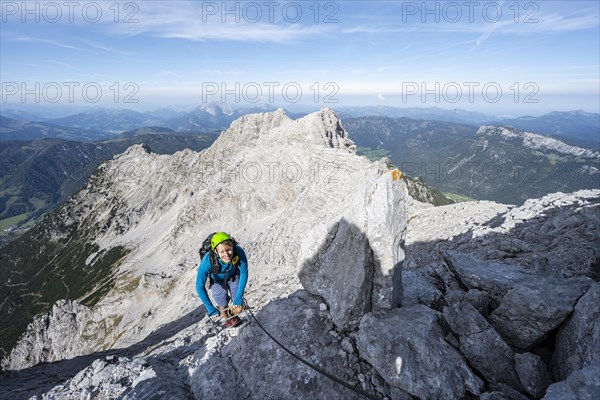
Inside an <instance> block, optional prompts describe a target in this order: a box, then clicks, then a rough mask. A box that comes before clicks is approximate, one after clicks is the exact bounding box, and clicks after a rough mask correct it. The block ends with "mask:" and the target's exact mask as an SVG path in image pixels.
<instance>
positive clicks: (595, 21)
mask: <svg viewBox="0 0 600 400" xmlns="http://www.w3.org/2000/svg"><path fill="white" fill-rule="evenodd" d="M224 4H225V3H223V2H221V1H215V2H211V1H209V2H177V1H169V2H166V1H165V2H163V1H137V2H115V1H107V2H103V1H81V2H80V1H74V2H70V3H69V2H63V1H56V2H28V3H24V2H21V1H2V5H1V11H2V24H1V27H2V29H1V37H0V39H1V50H0V51H1V53H0V56H1V61H0V67H1V73H2V103H3V105H4V106H6V105H7V104H12V103H21V104H22V105H23V104H33V103H35V104H40V103H42V104H44V103H47V104H56V103H62V104H70V102H71V101H72V102H73V104H79V105H103V106H108V107H119V108H132V109H138V110H150V109H156V108H158V107H161V106H173V107H184V106H197V105H198V104H200V103H202V102H203V101H211V100H212V101H222V100H224V101H227V102H229V103H231V104H233V105H235V104H240V105H241V104H243V103H247V102H250V103H252V104H257V105H258V104H265V103H272V104H273V105H281V106H284V107H288V108H292V107H293V106H300V105H311V106H330V107H333V108H335V107H336V106H357V105H387V106H398V107H441V108H463V109H466V110H473V111H481V112H485V113H490V114H495V115H526V114H530V115H540V114H543V113H545V112H549V111H552V110H560V111H566V110H575V109H583V110H585V111H588V112H598V111H599V97H600V72H599V71H600V61H599V53H600V50H599V49H600V43H599V41H600V19H599V18H600V17H599V14H600V10H599V7H600V6H599V2H597V1H583V2H576V1H537V2H531V1H523V2H517V1H506V2H502V1H500V2H484V1H465V2H461V1H457V2H433V1H431V2H427V3H425V2H422V1H418V2H401V1H381V2H377V1H368V2H367V1H321V2H315V1H307V2H302V1H297V2H280V1H271V2H268V1H255V2H228V3H226V4H225V6H224ZM84 88H85V91H84ZM98 88H99V89H100V91H98ZM316 94H318V99H316V98H315V95H316Z"/></svg>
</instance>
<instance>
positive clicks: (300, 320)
mask: <svg viewBox="0 0 600 400" xmlns="http://www.w3.org/2000/svg"><path fill="white" fill-rule="evenodd" d="M256 318H257V319H258V320H259V322H260V323H261V325H263V326H264V327H265V328H266V329H267V330H268V331H269V332H270V333H271V334H272V335H273V336H275V337H276V339H277V340H279V341H280V342H282V343H283V344H284V345H285V346H286V347H288V348H289V349H290V350H291V351H293V352H294V353H296V354H298V355H300V356H301V357H304V358H305V359H307V360H308V361H310V362H312V363H315V364H317V365H319V366H320V367H322V368H323V369H325V370H327V371H328V372H330V373H331V374H333V375H335V376H338V377H339V378H341V379H344V380H346V381H352V378H353V375H354V373H353V371H352V369H351V368H349V367H348V366H347V360H348V359H347V356H346V352H345V351H344V350H343V349H342V347H341V344H340V342H338V341H335V340H334V341H332V340H331V335H330V334H329V333H328V330H329V328H330V327H331V326H332V324H331V322H328V321H327V320H326V319H323V317H322V316H320V315H319V301H318V299H317V298H315V297H313V296H311V295H309V294H307V293H306V292H302V291H301V292H297V293H295V294H294V295H292V296H290V297H288V298H287V299H281V300H276V301H274V302H272V303H270V304H269V305H267V306H266V307H265V308H264V309H263V310H262V311H261V312H260V313H258V315H256ZM249 343H252V346H251V348H249V347H248V344H249ZM249 352H250V353H251V354H250V353H249ZM203 356H204V351H201V352H198V353H196V355H195V357H196V358H197V359H202V357H203ZM345 364H346V365H345ZM355 379H356V378H355ZM191 382H192V387H191V389H192V392H193V394H194V397H195V398H197V399H215V398H225V397H226V398H252V399H267V398H268V399H292V398H295V399H308V398H323V399H354V398H357V399H358V398H361V397H360V396H358V395H356V394H355V393H354V392H352V391H350V390H349V389H347V388H344V387H343V386H340V385H338V384H336V383H334V382H332V381H331V380H329V379H328V378H327V377H324V376H322V375H320V374H318V373H317V372H315V371H314V370H312V369H310V368H308V367H307V366H306V365H304V364H302V363H300V362H299V361H297V360H296V359H294V358H293V357H292V356H290V355H289V354H288V353H286V352H285V351H284V350H282V349H281V348H279V347H278V346H277V345H276V344H275V343H274V342H273V341H271V340H270V339H269V338H268V337H267V336H266V335H265V334H264V332H263V331H262V330H261V329H260V328H259V327H258V326H257V325H256V324H249V325H248V326H247V327H246V328H245V329H244V330H242V331H241V333H240V334H239V335H238V336H237V337H236V338H234V339H233V340H232V341H231V342H230V343H229V344H227V345H226V346H225V347H224V348H223V349H222V350H221V355H220V357H215V358H212V359H210V362H208V363H205V364H202V365H200V366H199V367H198V368H197V369H195V370H194V372H193V374H192V376H191Z"/></svg>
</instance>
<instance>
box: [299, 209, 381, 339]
mask: <svg viewBox="0 0 600 400" xmlns="http://www.w3.org/2000/svg"><path fill="white" fill-rule="evenodd" d="M329 237H330V238H331V239H330V240H329V241H328V242H327V243H325V244H324V245H323V246H322V247H321V248H320V249H319V251H318V252H317V256H316V257H315V260H314V261H308V262H306V263H305V266H304V267H303V268H302V270H301V271H300V273H299V277H300V281H301V282H302V284H303V285H304V287H305V288H306V289H307V290H309V291H310V292H311V293H315V294H318V295H320V296H322V297H323V298H324V299H325V301H327V303H328V304H329V309H330V312H331V317H332V319H333V322H334V323H335V324H336V325H337V326H338V327H339V328H341V329H347V328H349V327H350V326H356V325H358V322H359V321H360V318H362V316H363V315H364V314H366V313H367V312H368V311H370V309H371V288H372V282H373V268H374V261H373V252H372V250H371V246H370V244H369V241H368V239H367V238H366V236H365V234H364V233H362V232H361V231H360V229H358V227H356V226H353V225H351V224H349V223H348V222H347V221H346V220H344V219H342V220H341V221H340V222H339V223H338V224H337V225H336V226H335V230H334V231H333V232H331V235H329Z"/></svg>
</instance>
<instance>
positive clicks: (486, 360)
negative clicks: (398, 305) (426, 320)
mask: <svg viewBox="0 0 600 400" xmlns="http://www.w3.org/2000/svg"><path fill="white" fill-rule="evenodd" d="M444 317H446V321H448V325H450V328H451V329H452V330H453V331H454V333H456V335H457V336H458V339H459V341H460V351H461V353H462V354H463V355H464V356H465V358H466V359H467V360H468V361H469V364H470V365H472V366H473V368H475V369H477V370H478V371H479V372H480V373H481V374H482V375H483V376H484V377H485V379H486V380H487V381H489V382H492V383H506V384H508V385H509V386H511V387H513V388H514V389H517V390H522V387H521V384H520V383H519V379H518V378H517V374H516V373H515V356H514V353H513V351H512V349H511V348H510V347H509V346H508V345H507V344H506V342H505V341H504V339H502V337H501V336H500V335H499V334H498V332H496V330H495V329H494V328H493V327H492V326H491V325H490V324H489V323H488V322H487V321H486V320H485V318H483V317H482V316H481V314H479V312H477V310H475V308H474V307H473V306H472V305H471V304H470V303H469V302H468V301H466V300H463V301H461V302H459V303H455V304H452V305H451V306H449V307H445V308H444Z"/></svg>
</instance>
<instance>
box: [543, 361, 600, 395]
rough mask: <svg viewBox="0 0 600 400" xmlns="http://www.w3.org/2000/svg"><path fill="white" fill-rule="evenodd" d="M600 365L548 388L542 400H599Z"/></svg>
mask: <svg viewBox="0 0 600 400" xmlns="http://www.w3.org/2000/svg"><path fill="white" fill-rule="evenodd" d="M599 376H600V364H593V365H588V366H587V367H585V368H582V369H580V370H579V371H575V372H573V373H572V374H571V375H569V377H568V378H567V379H566V380H564V381H561V382H557V383H554V384H552V385H550V387H548V390H547V391H546V395H545V396H544V397H543V399H542V400H598V399H599V398H600V380H599V379H598V377H599Z"/></svg>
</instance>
